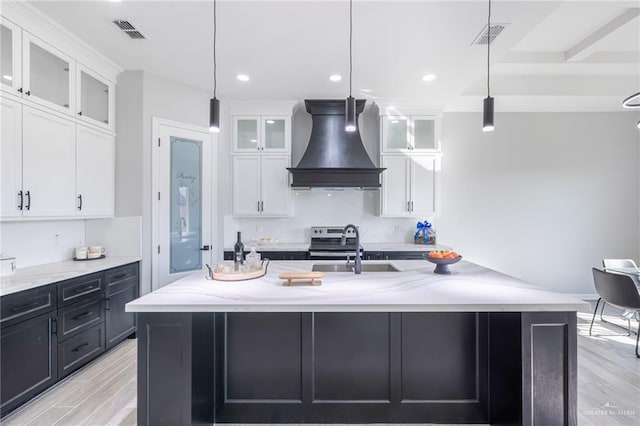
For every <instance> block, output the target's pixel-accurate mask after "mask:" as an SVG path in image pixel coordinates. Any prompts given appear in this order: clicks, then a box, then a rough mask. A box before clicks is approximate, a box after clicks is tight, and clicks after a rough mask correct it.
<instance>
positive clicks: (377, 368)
mask: <svg viewBox="0 0 640 426" xmlns="http://www.w3.org/2000/svg"><path fill="white" fill-rule="evenodd" d="M390 317H391V315H390V314H389V313H385V312H380V313H378V312H373V313H359V312H358V313H351V312H322V313H315V314H313V342H312V343H313V355H312V360H313V361H312V369H313V378H312V383H313V402H314V403H332V402H350V401H351V402H355V401H368V402H373V401H375V402H380V403H389V402H390V399H391V391H390V388H389V368H390V358H389V356H390V353H389V352H390V351H389V343H390V342H389V338H390V336H389V329H390Z"/></svg>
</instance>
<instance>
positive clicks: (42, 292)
mask: <svg viewBox="0 0 640 426" xmlns="http://www.w3.org/2000/svg"><path fill="white" fill-rule="evenodd" d="M54 309H56V285H55V284H51V285H47V286H44V287H38V288H34V289H32V290H26V291H21V292H19V293H14V294H9V295H7V296H2V297H1V298H0V324H2V327H5V326H8V325H11V324H15V323H18V322H20V321H24V320H27V319H29V318H33V317H35V316H38V315H42V314H44V313H46V312H49V311H52V310H54Z"/></svg>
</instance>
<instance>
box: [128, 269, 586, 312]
mask: <svg viewBox="0 0 640 426" xmlns="http://www.w3.org/2000/svg"><path fill="white" fill-rule="evenodd" d="M318 263H335V262H331V261H281V262H271V265H270V266H269V271H268V273H267V275H265V276H264V277H262V278H259V279H255V280H248V281H236V282H223V281H212V280H209V279H207V278H206V276H207V273H206V271H199V272H195V273H193V274H191V275H189V276H187V277H185V278H183V279H181V280H179V281H176V282H174V283H172V284H169V285H167V286H165V287H163V288H161V289H158V290H156V291H154V292H153V293H149V294H147V295H145V296H142V297H141V298H139V299H137V300H134V301H132V302H130V303H128V304H127V305H126V310H127V312H376V311H377V312H411V311H413V312H438V311H440V312H442V311H449V312H523V311H576V310H579V309H581V308H583V307H585V305H586V302H583V301H581V300H579V299H576V298H574V297H571V296H568V295H564V294H560V293H555V292H552V291H549V290H546V289H544V288H540V287H536V286H533V285H531V284H529V283H526V282H524V281H522V280H519V279H516V278H513V277H510V276H508V275H505V274H502V273H499V272H496V271H493V270H490V269H487V268H485V267H482V266H479V265H476V264H473V263H470V262H465V261H464V260H463V261H461V262H459V263H457V264H455V265H452V266H451V269H452V271H454V273H453V274H451V275H438V274H434V273H433V269H434V267H435V265H433V264H431V263H428V262H427V261H423V260H400V261H391V262H388V263H391V264H393V265H394V266H396V267H397V268H398V269H400V271H401V272H368V273H367V272H363V273H362V274H360V275H355V274H353V273H350V272H334V273H328V272H325V274H324V278H323V279H322V281H321V285H319V286H309V285H300V284H296V283H294V285H292V286H291V287H288V286H285V285H283V280H281V279H279V278H278V275H279V274H280V273H281V272H285V271H310V270H311V267H312V265H313V264H318ZM366 263H385V262H380V261H365V262H363V264H366Z"/></svg>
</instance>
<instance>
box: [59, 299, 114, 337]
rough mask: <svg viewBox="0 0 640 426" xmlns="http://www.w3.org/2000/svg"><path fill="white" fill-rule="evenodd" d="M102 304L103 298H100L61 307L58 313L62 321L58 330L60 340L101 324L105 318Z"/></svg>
mask: <svg viewBox="0 0 640 426" xmlns="http://www.w3.org/2000/svg"><path fill="white" fill-rule="evenodd" d="M102 306H103V300H102V298H100V299H92V300H88V301H83V302H78V303H75V304H73V305H71V306H67V307H64V308H62V309H60V312H59V315H58V316H59V320H60V321H61V324H60V330H59V332H58V335H59V336H60V337H59V338H60V340H65V339H66V338H68V337H70V336H73V335H75V334H78V333H80V332H81V331H83V330H86V329H88V328H91V327H93V326H94V325H96V324H100V323H101V322H102V321H103V320H104V311H103V309H102Z"/></svg>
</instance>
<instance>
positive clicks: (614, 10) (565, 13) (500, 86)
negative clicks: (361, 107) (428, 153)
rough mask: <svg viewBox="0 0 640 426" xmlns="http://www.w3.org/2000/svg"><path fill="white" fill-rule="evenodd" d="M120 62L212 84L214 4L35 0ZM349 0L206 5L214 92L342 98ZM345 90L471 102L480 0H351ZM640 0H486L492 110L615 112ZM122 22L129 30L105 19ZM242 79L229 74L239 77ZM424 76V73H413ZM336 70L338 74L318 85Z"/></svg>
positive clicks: (452, 105) (472, 106)
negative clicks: (133, 32)
mask: <svg viewBox="0 0 640 426" xmlns="http://www.w3.org/2000/svg"><path fill="white" fill-rule="evenodd" d="M30 3H31V4H32V5H33V6H35V7H36V8H37V9H39V10H40V11H41V12H43V13H44V14H46V15H48V16H49V17H50V18H52V19H53V20H55V21H57V22H58V23H59V24H60V25H61V26H63V27H64V28H66V29H68V30H69V31H70V32H72V33H74V34H76V35H77V36H78V37H79V38H81V39H83V40H84V41H86V42H87V43H88V44H89V45H91V46H93V47H94V48H96V49H97V50H98V51H100V52H101V53H102V54H104V55H105V56H107V57H108V58H110V59H111V60H113V61H114V62H116V63H117V64H119V65H120V66H122V67H123V68H124V69H128V70H145V71H148V72H151V73H154V74H157V75H160V76H163V77H166V78H169V79H172V80H175V81H178V82H181V83H184V84H188V85H192V86H195V87H198V88H201V89H203V90H207V91H211V89H212V63H213V60H212V58H213V55H212V45H213V42H212V38H213V2H212V1H211V0H209V1H206V2H205V1H201V2H200V1H195V2H191V1H132V0H122V1H121V2H112V1H70V2H60V1H34V2H30ZM348 7H349V6H348V1H345V0H334V1H238V0H235V1H231V0H227V1H225V0H219V2H218V22H219V27H218V37H219V38H218V48H219V50H218V65H219V68H218V69H219V75H218V84H219V86H218V87H219V89H218V93H219V95H218V97H219V98H227V99H256V100H259V99H265V100H268V99H305V98H334V97H336V98H342V97H345V96H346V95H347V94H348V59H349V56H348ZM353 14H354V40H353V48H354V58H353V63H354V71H353V84H354V92H355V93H357V96H358V97H367V98H369V99H372V100H375V101H377V102H379V103H386V104H389V103H391V104H394V103H397V104H416V105H424V106H428V107H432V108H443V109H445V110H461V111H467V110H480V109H481V99H482V98H483V97H484V96H486V46H478V45H472V42H473V40H474V39H475V38H476V36H477V35H478V34H479V33H480V32H481V31H482V29H483V28H484V26H485V25H486V21H487V2H486V1H406V2H405V1H391V0H389V1H360V0H356V1H354V6H353ZM639 15H640V0H636V1H615V0H610V1H544V0H543V1H518V0H512V1H493V16H492V22H493V23H504V24H508V25H507V26H506V29H505V30H504V31H502V33H501V34H500V35H499V36H498V37H497V38H496V40H495V42H494V43H493V44H492V54H491V58H492V65H491V72H492V87H491V88H492V95H493V96H495V97H496V109H497V110H517V111H536V110H542V111H549V110H550V111H554V110H557V111H564V110H575V111H589V110H593V111H600V110H610V111H618V110H621V108H620V102H621V100H622V99H623V98H624V97H626V96H628V95H629V94H631V93H633V92H636V91H639V90H640V17H639ZM114 19H127V20H129V21H130V22H131V23H132V24H133V25H135V26H136V28H138V29H139V30H140V31H141V32H142V33H143V34H144V36H145V37H146V40H132V39H130V38H129V37H127V36H126V35H124V34H123V33H121V32H120V31H119V30H118V28H117V27H116V26H115V25H114V24H113V23H112V22H111V21H112V20H114ZM240 73H243V74H247V75H249V76H250V80H249V81H248V82H241V81H238V79H237V78H236V75H237V74H240ZM428 73H431V74H435V75H436V79H435V80H433V81H430V82H424V81H422V76H423V75H425V74H428ZM331 74H341V75H342V76H343V79H342V81H340V82H337V83H334V82H331V81H329V75H331Z"/></svg>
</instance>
